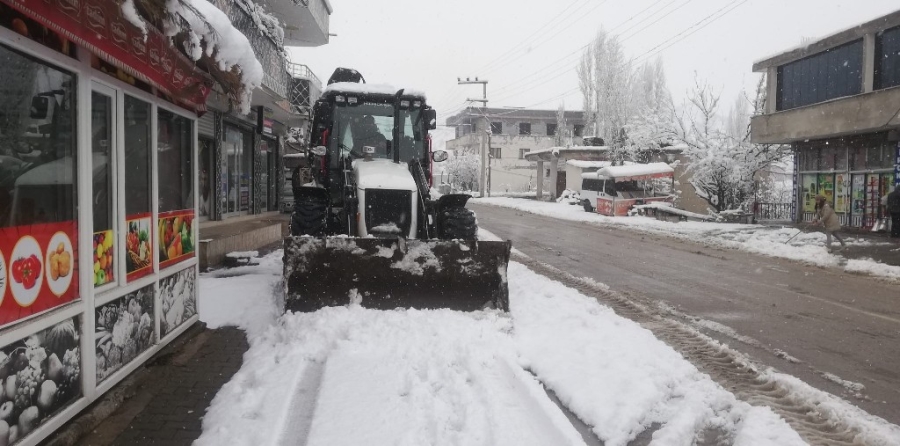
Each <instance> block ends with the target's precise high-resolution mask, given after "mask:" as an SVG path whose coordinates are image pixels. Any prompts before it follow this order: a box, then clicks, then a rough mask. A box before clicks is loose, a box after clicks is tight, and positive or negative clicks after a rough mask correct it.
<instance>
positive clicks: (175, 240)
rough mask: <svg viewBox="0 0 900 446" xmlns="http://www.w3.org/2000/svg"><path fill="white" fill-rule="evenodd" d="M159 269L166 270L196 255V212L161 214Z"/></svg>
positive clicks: (158, 239)
mask: <svg viewBox="0 0 900 446" xmlns="http://www.w3.org/2000/svg"><path fill="white" fill-rule="evenodd" d="M157 235H158V237H157V242H158V243H159V267H160V269H162V268H165V267H167V266H169V265H174V264H175V263H178V262H180V261H182V260H185V259H189V258H191V257H192V256H193V255H194V211H193V210H186V211H173V212H161V213H160V214H159V234H157Z"/></svg>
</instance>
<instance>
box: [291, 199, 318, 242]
mask: <svg viewBox="0 0 900 446" xmlns="http://www.w3.org/2000/svg"><path fill="white" fill-rule="evenodd" d="M325 213H326V205H325V203H321V202H319V201H317V200H298V201H297V202H296V203H294V213H293V214H291V235H322V234H324V233H325Z"/></svg>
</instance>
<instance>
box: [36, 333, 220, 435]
mask: <svg viewBox="0 0 900 446" xmlns="http://www.w3.org/2000/svg"><path fill="white" fill-rule="evenodd" d="M205 331H206V323H204V322H201V321H199V320H198V321H197V322H195V323H194V324H192V325H191V327H190V328H188V329H187V330H185V331H184V333H182V334H181V335H180V336H178V337H177V338H176V339H175V340H174V341H172V342H171V343H169V345H167V346H165V347H163V348H162V349H161V350H160V351H159V352H157V353H156V354H155V355H154V356H153V357H152V358H150V359H149V360H148V361H147V362H145V363H144V364H143V365H142V366H141V367H138V368H137V369H136V370H135V371H134V372H132V373H131V374H130V375H128V377H126V378H125V379H123V380H122V381H120V382H119V383H117V384H116V385H115V386H113V387H112V388H111V389H110V390H109V391H107V392H106V393H105V394H103V395H102V396H100V398H98V399H97V401H95V402H94V403H93V404H91V405H90V406H88V407H87V408H86V409H84V410H83V411H82V412H81V413H80V414H78V415H77V416H75V417H74V418H72V419H71V420H69V421H68V422H67V423H66V424H64V425H63V427H62V428H60V429H59V430H57V431H56V432H55V433H53V434H52V435H51V436H50V437H48V438H47V439H46V440H44V441H43V442H42V443H41V444H42V445H44V446H74V445H75V444H77V443H78V441H79V440H80V439H81V438H82V437H84V436H85V435H87V434H88V433H90V432H91V431H93V430H94V429H96V428H97V426H99V425H100V423H102V422H103V421H104V420H106V419H107V418H109V417H110V416H111V415H113V414H115V413H116V410H117V409H119V407H121V406H122V404H123V403H124V402H125V401H127V400H128V399H130V398H131V397H133V396H134V395H135V394H136V393H137V390H136V389H137V388H138V387H140V386H141V384H143V383H145V382H147V381H148V380H149V379H150V378H151V376H152V371H151V370H150V368H151V367H153V366H155V365H162V364H168V363H171V362H178V357H177V356H178V353H179V352H180V351H181V350H182V349H183V348H184V347H185V346H186V345H187V344H188V343H189V342H190V341H191V340H193V339H194V338H195V337H197V336H198V335H200V334H201V333H203V332H205Z"/></svg>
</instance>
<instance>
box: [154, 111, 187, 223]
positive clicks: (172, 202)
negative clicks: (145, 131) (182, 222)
mask: <svg viewBox="0 0 900 446" xmlns="http://www.w3.org/2000/svg"><path fill="white" fill-rule="evenodd" d="M157 126H158V127H157V129H158V131H157V135H158V136H157V149H156V150H157V155H156V157H157V158H156V159H157V163H158V164H159V212H168V211H175V210H181V209H193V208H194V189H193V187H192V186H193V178H194V163H193V159H192V157H191V155H192V153H193V148H194V144H193V131H192V129H193V122H191V120H190V119H188V118H185V117H182V116H179V115H176V114H175V113H172V112H170V111H168V110H163V109H160V110H159V113H158V119H157Z"/></svg>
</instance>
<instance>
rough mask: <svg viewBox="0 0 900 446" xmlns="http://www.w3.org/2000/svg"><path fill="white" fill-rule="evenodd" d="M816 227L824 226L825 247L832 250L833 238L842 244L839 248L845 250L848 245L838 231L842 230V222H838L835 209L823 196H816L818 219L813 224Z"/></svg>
mask: <svg viewBox="0 0 900 446" xmlns="http://www.w3.org/2000/svg"><path fill="white" fill-rule="evenodd" d="M812 223H813V224H814V225H817V224H819V223H821V224H822V227H823V229H824V231H825V247H826V248H828V250H829V251H830V250H831V237H832V236H834V238H836V239H837V241H839V242H841V247H840V248H838V249H839V250H840V249H844V248H845V247H846V246H847V245H846V244H845V243H844V239H843V238H841V236H840V235H839V234H838V231H840V230H841V222H840V220H838V216H837V214H835V213H834V209H832V208H831V205H830V204H828V203H827V202H826V200H825V197H824V196H823V195H816V218H815V219H814V220H813V222H812Z"/></svg>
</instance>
